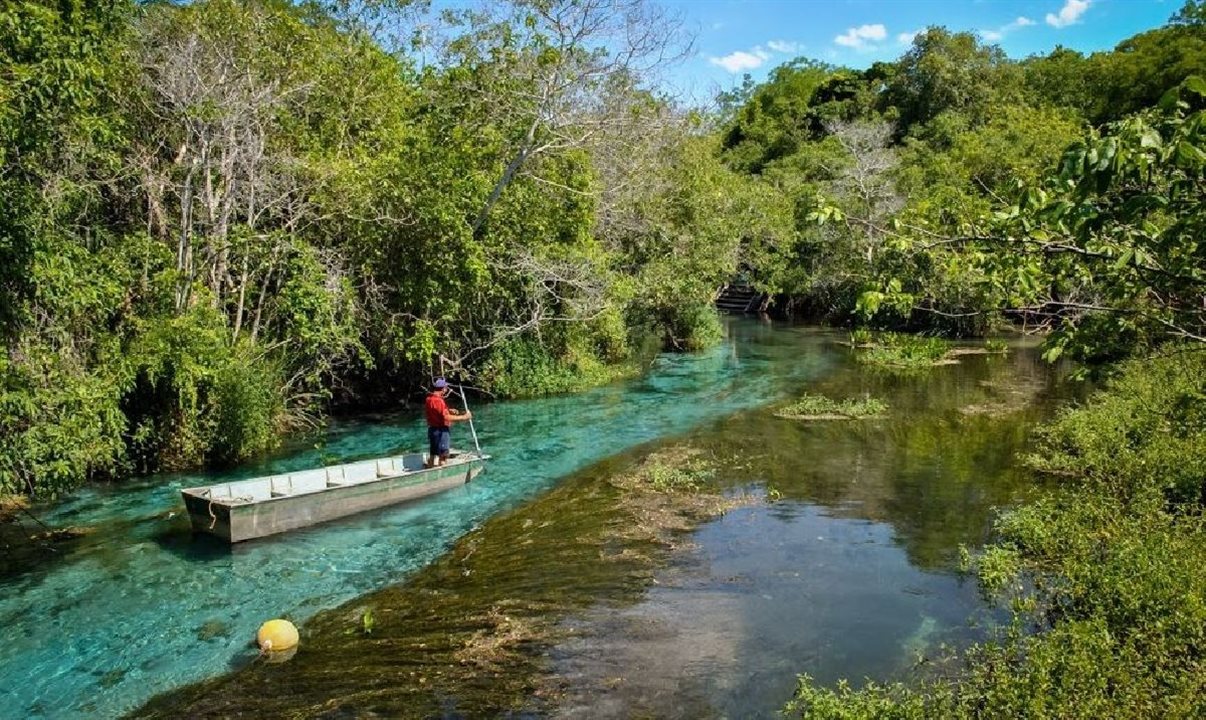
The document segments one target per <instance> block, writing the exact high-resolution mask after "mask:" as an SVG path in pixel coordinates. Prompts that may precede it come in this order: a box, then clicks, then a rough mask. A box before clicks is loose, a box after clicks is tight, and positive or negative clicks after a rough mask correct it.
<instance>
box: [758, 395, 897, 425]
mask: <svg viewBox="0 0 1206 720" xmlns="http://www.w3.org/2000/svg"><path fill="white" fill-rule="evenodd" d="M887 411H888V404H887V403H885V402H884V401H882V400H879V399H877V398H872V397H866V398H862V399H853V398H848V399H846V400H833V399H831V398H827V397H825V396H824V395H808V394H805V395H804V396H803V397H801V398H800V399H799V400H797V401H795V402H793V403H792V404H791V405H788V406H787V407H784V408H783V409H781V410H779V411H778V412H776V413H775V415H777V416H779V417H781V418H787V419H789V420H861V419H864V418H875V417H880V416H882V415H883V414H884V413H885V412H887Z"/></svg>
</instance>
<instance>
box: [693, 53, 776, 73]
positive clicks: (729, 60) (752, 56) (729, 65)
mask: <svg viewBox="0 0 1206 720" xmlns="http://www.w3.org/2000/svg"><path fill="white" fill-rule="evenodd" d="M769 58H770V53H768V52H766V51H765V50H763V49H762V48H754V50H753V52H746V51H745V50H735V51H733V52H731V53H729V54H728V55H725V56H724V57H710V58H708V62H710V63H712V64H713V65H717V66H719V67H722V68H724V69H725V70H728V71H729V72H731V73H734V74H736V73H739V72H743V71H745V70H753V69H754V68H756V67H758V66H760V65H762V63H764V62H766V61H767V60H768V59H769Z"/></svg>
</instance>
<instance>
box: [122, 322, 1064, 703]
mask: <svg viewBox="0 0 1206 720" xmlns="http://www.w3.org/2000/svg"><path fill="white" fill-rule="evenodd" d="M766 332H767V333H768V335H767V337H766V338H764V339H762V340H761V341H760V342H761V343H762V344H761V345H760V346H759V347H761V348H765V347H767V346H774V345H780V346H781V347H784V348H791V347H792V346H793V344H795V343H799V342H800V338H806V337H813V338H815V334H813V335H811V336H810V335H809V331H804V330H799V329H794V328H793V329H788V330H785V331H784V330H767V331H766ZM797 347H798V345H797ZM833 352H835V353H842V352H843V351H842V350H840V349H835V350H833ZM842 357H845V361H844V362H843V363H842V364H840V365H839V367H838V368H837V370H836V371H835V372H831V373H828V374H825V375H823V376H818V377H815V378H811V379H809V378H800V379H799V380H798V381H797V382H796V383H795V384H794V385H793V386H792V390H791V391H792V392H802V391H807V392H810V393H824V394H827V395H830V396H832V397H839V398H840V397H852V396H862V395H870V396H874V397H879V398H882V399H884V400H886V401H887V402H888V404H889V406H890V408H891V410H890V412H889V414H888V416H887V417H886V418H884V419H880V420H865V421H836V422H801V421H794V420H785V419H782V418H778V417H776V416H774V414H773V412H772V411H773V409H774V408H773V406H772V407H757V408H755V409H748V410H743V411H739V412H736V413H731V414H728V415H726V416H724V417H722V418H720V419H718V420H715V421H712V422H710V423H707V424H705V425H704V426H702V427H698V428H696V429H694V430H692V431H689V432H688V433H687V434H685V435H681V436H678V437H675V438H673V439H668V440H661V441H657V442H654V443H652V444H649V445H646V446H643V447H641V448H639V449H638V450H635V451H630V452H627V453H624V454H621V455H617V456H613V457H611V458H609V459H607V460H604V461H602V462H598V463H596V464H595V465H592V466H590V467H589V468H587V469H585V470H582V471H580V472H578V473H576V474H574V475H573V476H571V477H569V478H567V479H565V480H563V481H562V482H561V483H559V484H558V485H557V487H555V488H554V489H552V490H550V491H548V492H546V493H544V494H543V495H541V496H539V497H537V498H536V499H535V500H532V501H530V502H527V503H526V504H522V505H519V506H518V507H516V508H515V509H514V510H512V511H510V512H508V513H505V514H503V515H499V516H496V517H494V518H492V519H490V520H488V521H486V522H484V524H482V525H481V527H480V528H478V529H476V530H474V531H473V532H471V533H469V534H468V535H466V536H465V537H463V538H462V539H461V540H460V541H459V542H457V543H456V544H455V545H454V546H453V547H452V549H451V551H450V552H448V553H445V554H443V555H442V556H441V557H439V558H438V559H436V560H435V561H434V562H433V563H432V564H430V565H428V566H427V567H425V568H423V569H422V570H420V571H418V572H417V573H415V574H414V575H412V576H410V577H409V578H408V579H407V580H406V581H405V582H403V583H400V584H396V585H393V586H389V587H386V588H384V589H380V590H377V591H375V592H371V593H368V594H366V595H363V596H361V597H358V598H356V599H355V600H352V601H350V602H347V603H345V604H343V605H341V606H340V607H337V608H335V609H332V610H329V611H324V612H321V613H319V614H317V615H315V616H314V617H313V618H311V619H310V620H309V621H308V622H307V623H306V624H305V626H304V627H303V644H302V649H301V651H300V652H299V653H298V654H297V656H296V657H295V658H294V659H293V660H292V661H290V662H289V663H287V664H285V665H264V664H260V663H253V664H252V665H250V666H248V667H247V668H245V669H244V670H242V671H240V672H236V673H233V674H230V675H226V676H223V677H219V678H215V679H212V680H210V681H207V682H205V683H201V684H198V685H193V686H190V687H187V688H184V689H182V690H180V691H176V692H173V693H171V694H170V695H161V696H159V697H158V698H156V699H155V700H154V701H152V702H151V703H150V704H149V705H147V706H146V707H144V708H143V709H142V710H140V711H139V713H138V716H140V717H142V716H150V717H181V716H189V717H262V716H266V715H277V716H299V717H302V716H304V717H372V716H379V717H433V716H434V717H441V716H442V717H481V716H508V717H526V716H539V717H545V716H556V717H584V718H585V717H590V718H597V717H616V718H621V717H633V716H654V717H684V718H686V717H720V716H728V717H733V716H767V715H771V714H773V712H774V711H775V710H776V709H777V708H779V707H781V705H782V703H783V702H784V701H785V700H786V699H787V698H788V697H789V696H790V693H791V690H792V687H793V686H794V680H795V676H796V674H797V673H800V672H808V673H810V674H812V675H813V676H814V677H817V678H818V679H819V680H821V681H822V682H833V681H835V680H836V679H838V678H841V677H849V678H851V679H853V680H855V681H857V680H859V679H860V678H864V677H874V678H877V679H880V680H884V679H891V678H895V677H904V676H906V675H907V674H909V673H910V672H913V671H914V670H915V668H916V664H917V662H918V661H919V660H925V659H927V658H929V659H932V658H934V657H935V656H936V655H937V654H939V647H940V646H941V645H943V644H951V645H955V646H958V645H963V644H965V643H967V642H969V641H972V640H975V639H977V638H980V637H982V636H983V634H984V632H985V627H986V626H990V625H992V624H993V623H994V622H995V621H996V620H997V619H998V616H997V615H995V614H994V612H993V611H992V610H991V609H989V608H986V607H985V606H984V605H983V604H982V603H981V601H980V599H979V596H978V592H977V589H976V587H975V585H974V583H973V582H970V581H968V580H966V579H965V578H962V577H961V576H960V575H959V574H958V573H957V572H956V569H955V558H956V555H957V550H958V547H959V546H960V545H961V544H967V545H973V546H974V545H978V544H980V543H982V542H983V541H984V540H985V539H986V537H987V535H988V532H989V528H990V524H991V518H992V515H993V512H994V509H995V508H999V507H1002V506H1008V505H1011V504H1014V503H1017V502H1019V501H1020V500H1022V499H1023V498H1025V497H1026V495H1027V494H1028V493H1029V492H1030V491H1031V490H1032V487H1033V486H1032V483H1031V480H1030V478H1028V477H1027V475H1026V474H1025V473H1024V472H1021V471H1020V470H1019V469H1018V467H1017V465H1016V460H1015V458H1016V456H1017V454H1018V453H1019V452H1023V451H1025V449H1026V448H1027V446H1028V441H1029V431H1030V429H1031V428H1032V427H1033V425H1034V424H1035V422H1037V421H1038V420H1041V419H1042V418H1044V417H1046V416H1048V415H1049V414H1050V412H1051V411H1052V409H1053V408H1054V407H1055V406H1056V404H1058V402H1059V401H1061V399H1063V398H1065V397H1066V395H1067V393H1068V392H1069V389H1068V388H1066V387H1065V386H1063V385H1062V384H1061V383H1060V382H1059V381H1058V380H1057V378H1056V377H1055V375H1054V374H1053V373H1051V372H1050V370H1049V368H1047V367H1046V366H1044V365H1043V364H1041V361H1039V360H1038V358H1037V357H1036V354H1035V353H1034V352H1033V351H1032V350H1028V349H1021V350H1019V351H1016V352H1014V353H1011V354H1010V355H1009V356H1007V357H985V356H968V357H965V358H963V362H962V363H961V364H959V365H955V366H949V367H941V368H935V369H933V370H932V371H930V372H926V373H922V374H913V375H909V376H905V377H902V376H897V375H893V374H885V373H879V372H874V371H871V370H869V369H867V368H863V367H860V366H857V365H855V364H853V363H850V362H849V361H848V360H849V358H848V357H846V356H842ZM675 382H676V381H675V378H674V374H673V373H667V374H664V375H661V376H659V377H658V378H657V379H656V380H655V381H651V382H650V383H648V389H647V391H648V392H662V393H665V394H666V395H667V396H670V397H673V391H672V390H671V389H670V388H672V387H673V386H674V384H675ZM734 391H736V392H740V391H741V390H740V389H738V390H734V389H732V388H729V389H728V392H734ZM679 445H686V446H690V447H692V448H696V449H698V450H700V451H702V452H703V453H704V454H706V455H707V457H708V459H709V463H710V464H711V465H712V466H713V467H714V468H716V469H717V472H716V475H715V476H714V478H713V480H712V481H713V482H714V483H715V484H716V485H717V486H718V487H719V488H720V489H722V490H725V491H727V492H729V493H746V492H755V493H759V494H761V493H765V494H766V495H767V497H769V498H773V499H776V500H775V501H774V502H766V503H755V504H753V505H751V506H748V507H741V508H738V509H735V510H732V511H730V512H728V513H727V514H725V515H723V516H722V517H720V518H719V519H716V520H714V521H711V522H708V523H706V524H704V525H702V526H701V527H699V528H698V529H697V530H696V531H695V532H693V533H692V534H691V535H690V537H684V538H682V540H681V541H678V542H676V543H674V546H675V547H674V549H673V551H671V550H668V549H666V548H659V547H652V548H651V547H648V546H647V545H646V544H641V543H635V544H634V543H633V542H632V541H629V540H623V539H618V538H620V536H621V535H622V530H623V529H624V528H625V527H628V526H629V525H631V524H632V523H634V522H636V521H638V520H639V518H638V517H637V516H635V515H633V511H632V509H631V508H626V507H625V506H624V505H623V503H621V502H620V495H619V493H620V491H619V490H618V489H617V488H616V487H615V486H614V485H612V484H611V483H609V482H607V480H608V479H609V478H612V477H615V476H616V475H617V474H619V473H623V472H625V471H626V470H627V469H628V468H630V467H631V466H632V464H633V463H635V462H636V461H637V460H638V459H640V458H641V457H643V456H644V455H645V454H647V453H649V452H655V451H657V450H658V449H659V448H663V447H666V446H679ZM366 611H371V615H372V616H373V618H375V623H374V625H373V627H372V630H371V633H370V632H366V630H365V625H364V617H365V613H366Z"/></svg>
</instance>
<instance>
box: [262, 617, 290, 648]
mask: <svg viewBox="0 0 1206 720" xmlns="http://www.w3.org/2000/svg"><path fill="white" fill-rule="evenodd" d="M255 641H256V643H257V644H258V645H259V646H260V649H261V650H263V651H264V652H281V651H284V650H291V649H293V648H295V647H297V641H298V635H297V628H296V627H294V625H293V623H291V622H289V621H288V620H269V621H268V622H266V623H264V624H263V625H261V626H260V631H259V632H257V633H256V634H255Z"/></svg>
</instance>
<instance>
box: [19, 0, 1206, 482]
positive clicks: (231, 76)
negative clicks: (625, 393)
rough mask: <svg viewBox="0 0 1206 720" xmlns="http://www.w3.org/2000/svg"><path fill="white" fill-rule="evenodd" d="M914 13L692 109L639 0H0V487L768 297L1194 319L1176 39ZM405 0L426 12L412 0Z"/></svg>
mask: <svg viewBox="0 0 1206 720" xmlns="http://www.w3.org/2000/svg"><path fill="white" fill-rule="evenodd" d="M1203 14H1204V13H1203V8H1202V5H1201V4H1200V3H1196V2H1189V3H1188V4H1186V6H1185V7H1184V8H1183V9H1182V10H1181V11H1180V12H1179V13H1178V14H1177V15H1175V16H1174V17H1173V18H1172V19H1170V21H1169V23H1168V24H1167V25H1166V26H1165V27H1162V28H1158V29H1155V30H1152V31H1150V32H1147V33H1143V34H1141V35H1138V36H1136V37H1134V38H1131V39H1129V40H1127V41H1126V42H1124V43H1122V44H1121V45H1120V46H1119V47H1118V48H1116V49H1115V50H1113V51H1111V52H1102V53H1096V54H1092V55H1089V56H1085V55H1082V54H1080V53H1078V52H1075V51H1071V50H1067V49H1063V48H1058V49H1056V50H1055V51H1053V52H1051V53H1050V54H1048V55H1044V56H1036V57H1031V58H1027V59H1024V60H1021V61H1017V60H1012V59H1009V58H1007V57H1006V56H1005V55H1004V54H1003V53H1002V51H1001V50H1000V49H999V48H998V47H996V46H993V45H990V44H986V43H984V42H982V41H981V40H980V39H978V38H977V37H976V36H975V35H972V34H968V33H952V32H949V31H947V30H945V29H943V28H939V27H934V28H930V29H928V30H927V31H925V32H923V33H921V34H919V35H918V36H917V37H916V39H915V40H914V42H913V45H912V47H911V49H909V50H908V52H906V53H905V54H904V55H903V56H902V57H900V58H899V59H898V60H897V61H895V62H891V63H876V64H874V65H872V66H871V67H870V68H868V69H866V70H862V71H856V70H850V69H846V68H841V67H834V66H830V65H827V64H824V63H819V62H815V61H810V60H806V59H800V60H797V61H794V62H791V63H788V64H786V65H784V66H782V67H780V68H778V69H776V70H775V71H774V72H773V73H772V74H771V76H770V78H769V79H768V80H767V81H766V82H765V83H762V84H754V83H752V82H750V81H748V80H747V82H746V83H745V84H744V85H743V86H742V87H740V88H738V89H736V90H734V91H731V92H728V93H724V94H722V95H721V96H720V97H719V98H718V102H717V103H715V105H714V106H713V107H711V108H702V109H701V108H685V107H683V106H682V105H681V104H680V103H677V102H676V101H675V100H674V99H673V98H672V97H670V96H668V95H666V94H665V93H664V92H663V91H661V90H659V89H658V88H659V87H661V86H660V85H659V73H660V71H662V70H663V69H664V68H665V67H666V66H667V65H668V64H671V63H673V62H675V61H676V60H677V59H679V58H681V57H682V56H683V55H684V53H686V52H688V51H689V43H690V38H689V37H688V36H687V35H686V33H685V32H684V30H683V27H682V24H681V20H680V19H678V18H676V17H675V16H673V15H672V14H669V13H667V12H665V11H664V10H662V9H661V8H659V7H658V6H656V5H654V4H650V3H646V2H643V1H642V0H579V1H572V2H571V1H566V2H548V1H544V0H540V1H536V0H515V1H514V2H510V3H504V4H494V5H491V6H489V7H488V8H487V7H486V6H483V8H482V9H477V10H446V11H443V12H441V13H436V12H435V11H433V10H432V9H431V8H429V7H427V6H425V5H423V4H412V3H407V2H401V3H399V2H383V3H369V4H364V3H350V4H349V3H339V2H334V3H320V2H306V3H290V2H283V1H280V2H272V1H262V2H233V1H232V0H207V1H205V2H196V3H185V4H175V3H168V2H152V3H133V2H123V1H115V2H111V3H89V2H82V1H72V0H61V1H59V2H16V3H8V4H6V5H5V8H4V10H3V11H2V13H0V52H2V53H3V56H2V57H0V67H2V68H3V70H2V71H0V97H2V98H3V100H4V102H3V106H2V107H0V131H2V138H3V140H2V142H0V153H3V157H2V160H3V174H2V175H0V196H2V198H3V199H2V205H3V207H4V208H5V212H4V213H3V216H2V217H0V328H2V333H3V336H4V342H5V350H6V352H5V353H3V354H2V355H0V377H2V378H3V383H2V385H0V392H2V394H0V491H3V492H5V493H10V494H11V493H16V494H36V495H45V494H52V495H53V494H55V493H57V492H61V491H63V490H68V489H70V488H73V487H75V486H77V485H78V484H79V483H81V482H83V481H85V480H87V479H89V478H105V477H120V476H124V475H128V474H130V473H141V472H151V471H156V470H165V469H177V468H185V467H190V466H197V465H201V464H222V463H231V462H237V461H239V460H242V459H246V458H248V457H250V456H253V455H255V454H257V453H260V452H262V451H264V450H266V449H268V448H271V447H272V446H273V445H274V444H276V443H277V442H279V440H280V438H281V437H282V436H283V435H285V434H287V433H289V432H297V431H304V430H306V429H308V428H313V427H315V426H317V425H318V424H319V423H320V422H321V419H322V417H323V416H324V415H325V414H326V413H328V412H330V411H331V410H332V409H338V408H339V407H348V408H365V407H370V406H382V405H391V404H397V403H400V402H404V401H405V400H406V398H407V397H408V396H410V395H411V394H413V393H414V392H415V391H417V390H418V389H419V388H421V387H422V386H423V385H424V384H425V382H426V381H427V380H428V379H429V378H430V376H431V374H432V373H437V372H438V373H445V374H454V375H457V376H458V377H462V378H465V379H469V380H471V381H472V383H473V384H474V385H476V386H478V387H480V388H482V389H483V390H485V391H487V392H491V393H494V394H496V395H501V396H514V395H523V394H532V393H542V392H556V391H563V390H568V389H573V388H575V387H581V386H584V385H586V384H590V383H597V382H602V381H606V380H608V379H611V378H614V377H617V376H620V375H623V374H626V373H631V372H634V371H635V369H636V368H637V367H638V364H637V362H636V361H637V359H639V358H640V357H641V356H642V354H644V353H648V352H650V351H651V350H656V349H659V348H668V349H692V348H697V347H701V346H704V345H706V344H707V343H708V342H710V341H713V340H714V339H715V338H716V337H718V335H719V323H718V320H717V317H716V314H715V311H714V309H713V308H712V300H713V297H714V295H715V293H716V291H717V289H718V288H719V287H721V286H722V285H723V284H724V283H725V282H727V281H728V280H730V279H731V278H733V277H734V276H735V275H737V274H739V273H740V274H741V275H742V276H743V277H745V278H747V279H748V280H749V281H750V282H752V283H753V284H754V285H755V287H757V288H758V289H759V290H762V291H764V292H766V293H768V295H769V296H770V297H773V298H775V303H774V306H773V309H775V310H777V311H779V312H782V313H785V314H793V315H810V316H813V317H819V318H824V319H827V320H831V321H834V322H843V323H869V324H872V325H877V326H893V327H900V328H905V329H911V330H917V331H925V332H934V333H945V334H963V335H968V334H977V333H983V332H985V331H986V330H988V329H990V328H992V327H994V326H995V325H996V324H997V323H1000V322H1002V321H1013V322H1020V323H1024V324H1026V325H1027V326H1028V327H1030V328H1037V329H1046V330H1050V331H1051V333H1052V334H1051V336H1050V338H1049V340H1048V355H1049V357H1057V356H1058V355H1059V354H1061V353H1067V354H1068V355H1072V356H1075V357H1077V358H1079V359H1085V360H1091V361H1100V360H1106V359H1118V358H1121V357H1124V356H1126V355H1128V354H1132V353H1134V352H1136V351H1137V350H1140V349H1142V348H1150V347H1155V346H1158V345H1160V344H1162V343H1165V342H1167V341H1169V340H1175V339H1178V338H1180V339H1186V340H1189V341H1194V342H1200V341H1201V340H1202V339H1203V336H1206V329H1204V322H1203V305H1202V301H1201V297H1202V286H1203V282H1204V280H1206V278H1204V274H1206V269H1204V268H1206V263H1203V262H1202V260H1203V250H1202V249H1201V245H1200V244H1199V243H1198V241H1197V239H1198V238H1199V237H1201V236H1202V235H1203V232H1202V231H1203V214H1202V205H1201V195H1202V189H1203V188H1202V168H1203V157H1204V153H1203V114H1202V108H1203V106H1204V101H1206V82H1204V81H1203V80H1202V78H1203V77H1206V38H1204V29H1203ZM433 17H438V22H434V23H432V22H420V20H430V19H432V18H433Z"/></svg>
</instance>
